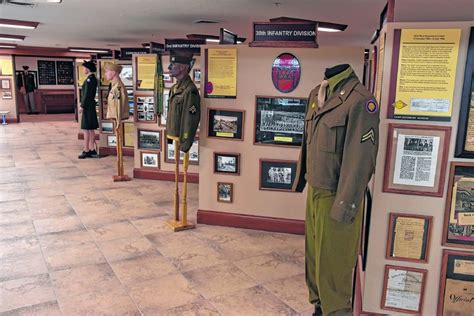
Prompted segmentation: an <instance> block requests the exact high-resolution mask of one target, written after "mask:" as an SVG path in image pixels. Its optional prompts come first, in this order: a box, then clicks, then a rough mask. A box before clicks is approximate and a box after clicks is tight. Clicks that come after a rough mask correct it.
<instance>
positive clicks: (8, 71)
mask: <svg viewBox="0 0 474 316" xmlns="http://www.w3.org/2000/svg"><path fill="white" fill-rule="evenodd" d="M0 74H1V75H2V76H13V64H12V61H11V60H10V59H6V60H5V59H4V60H0Z"/></svg>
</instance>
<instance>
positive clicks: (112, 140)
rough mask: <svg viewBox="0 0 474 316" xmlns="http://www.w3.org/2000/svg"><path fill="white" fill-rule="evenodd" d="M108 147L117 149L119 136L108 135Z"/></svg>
mask: <svg viewBox="0 0 474 316" xmlns="http://www.w3.org/2000/svg"><path fill="white" fill-rule="evenodd" d="M107 146H108V147H117V136H115V135H107Z"/></svg>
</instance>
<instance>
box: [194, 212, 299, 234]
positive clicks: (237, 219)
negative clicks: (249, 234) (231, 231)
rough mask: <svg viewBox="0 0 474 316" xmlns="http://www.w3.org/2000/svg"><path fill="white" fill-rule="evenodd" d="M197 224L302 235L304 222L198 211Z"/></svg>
mask: <svg viewBox="0 0 474 316" xmlns="http://www.w3.org/2000/svg"><path fill="white" fill-rule="evenodd" d="M197 222H198V223H200V224H207V225H216V226H227V227H237V228H247V229H255V230H265V231H270V232H278V233H288V234H297V235H304V221H303V220H297V219H288V218H277V217H267V216H256V215H246V214H238V213H225V212H217V211H208V210H201V209H200V210H198V212H197Z"/></svg>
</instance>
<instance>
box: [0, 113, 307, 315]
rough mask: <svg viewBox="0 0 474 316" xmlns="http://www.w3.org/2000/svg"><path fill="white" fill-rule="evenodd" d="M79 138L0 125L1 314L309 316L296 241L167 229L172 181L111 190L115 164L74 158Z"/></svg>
mask: <svg viewBox="0 0 474 316" xmlns="http://www.w3.org/2000/svg"><path fill="white" fill-rule="evenodd" d="M77 132H78V131H77V124H76V123H73V122H51V121H50V122H43V123H35V122H30V123H21V124H10V125H8V126H1V125H0V256H1V257H0V314H5V315H48V316H50V315H140V314H144V315H298V314H303V315H310V314H311V305H310V304H309V303H308V302H307V293H306V286H305V283H304V240H303V237H302V236H295V235H287V234H276V233H267V232H259V231H252V230H242V229H232V228H224V227H216V226H206V225H198V226H197V228H196V229H195V230H192V231H185V232H179V233H173V232H171V231H170V230H169V229H168V228H167V227H165V226H164V223H165V221H166V220H168V219H169V218H170V217H171V211H172V198H171V197H172V193H173V183H171V182H160V181H149V180H139V179H134V180H133V181H131V182H127V183H113V182H112V179H111V176H112V174H114V171H115V170H114V168H115V157H107V158H102V159H86V160H78V159H77V155H78V154H79V152H80V150H81V145H80V141H78V140H77ZM125 163H126V169H127V173H128V174H129V175H131V174H132V166H133V164H132V159H131V158H128V157H125ZM188 197H189V210H190V211H191V214H190V217H191V220H195V217H196V209H197V207H198V201H197V198H198V186H197V185H190V188H189V194H188Z"/></svg>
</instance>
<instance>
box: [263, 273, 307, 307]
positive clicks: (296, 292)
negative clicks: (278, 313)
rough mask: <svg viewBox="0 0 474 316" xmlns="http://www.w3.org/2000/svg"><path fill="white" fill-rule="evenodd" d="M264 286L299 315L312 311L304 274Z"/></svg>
mask: <svg viewBox="0 0 474 316" xmlns="http://www.w3.org/2000/svg"><path fill="white" fill-rule="evenodd" d="M263 286H264V287H265V288H267V289H268V290H270V292H272V293H273V295H275V296H276V297H278V298H279V299H280V300H282V301H283V302H284V303H285V304H287V305H288V306H290V307H291V308H293V309H294V310H295V311H297V312H298V313H302V312H304V311H307V310H310V309H312V305H311V304H310V303H309V302H308V288H307V287H306V283H305V277H304V273H303V274H298V275H295V276H293V277H290V278H286V279H280V280H277V281H273V282H270V283H266V284H264V285H263Z"/></svg>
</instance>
